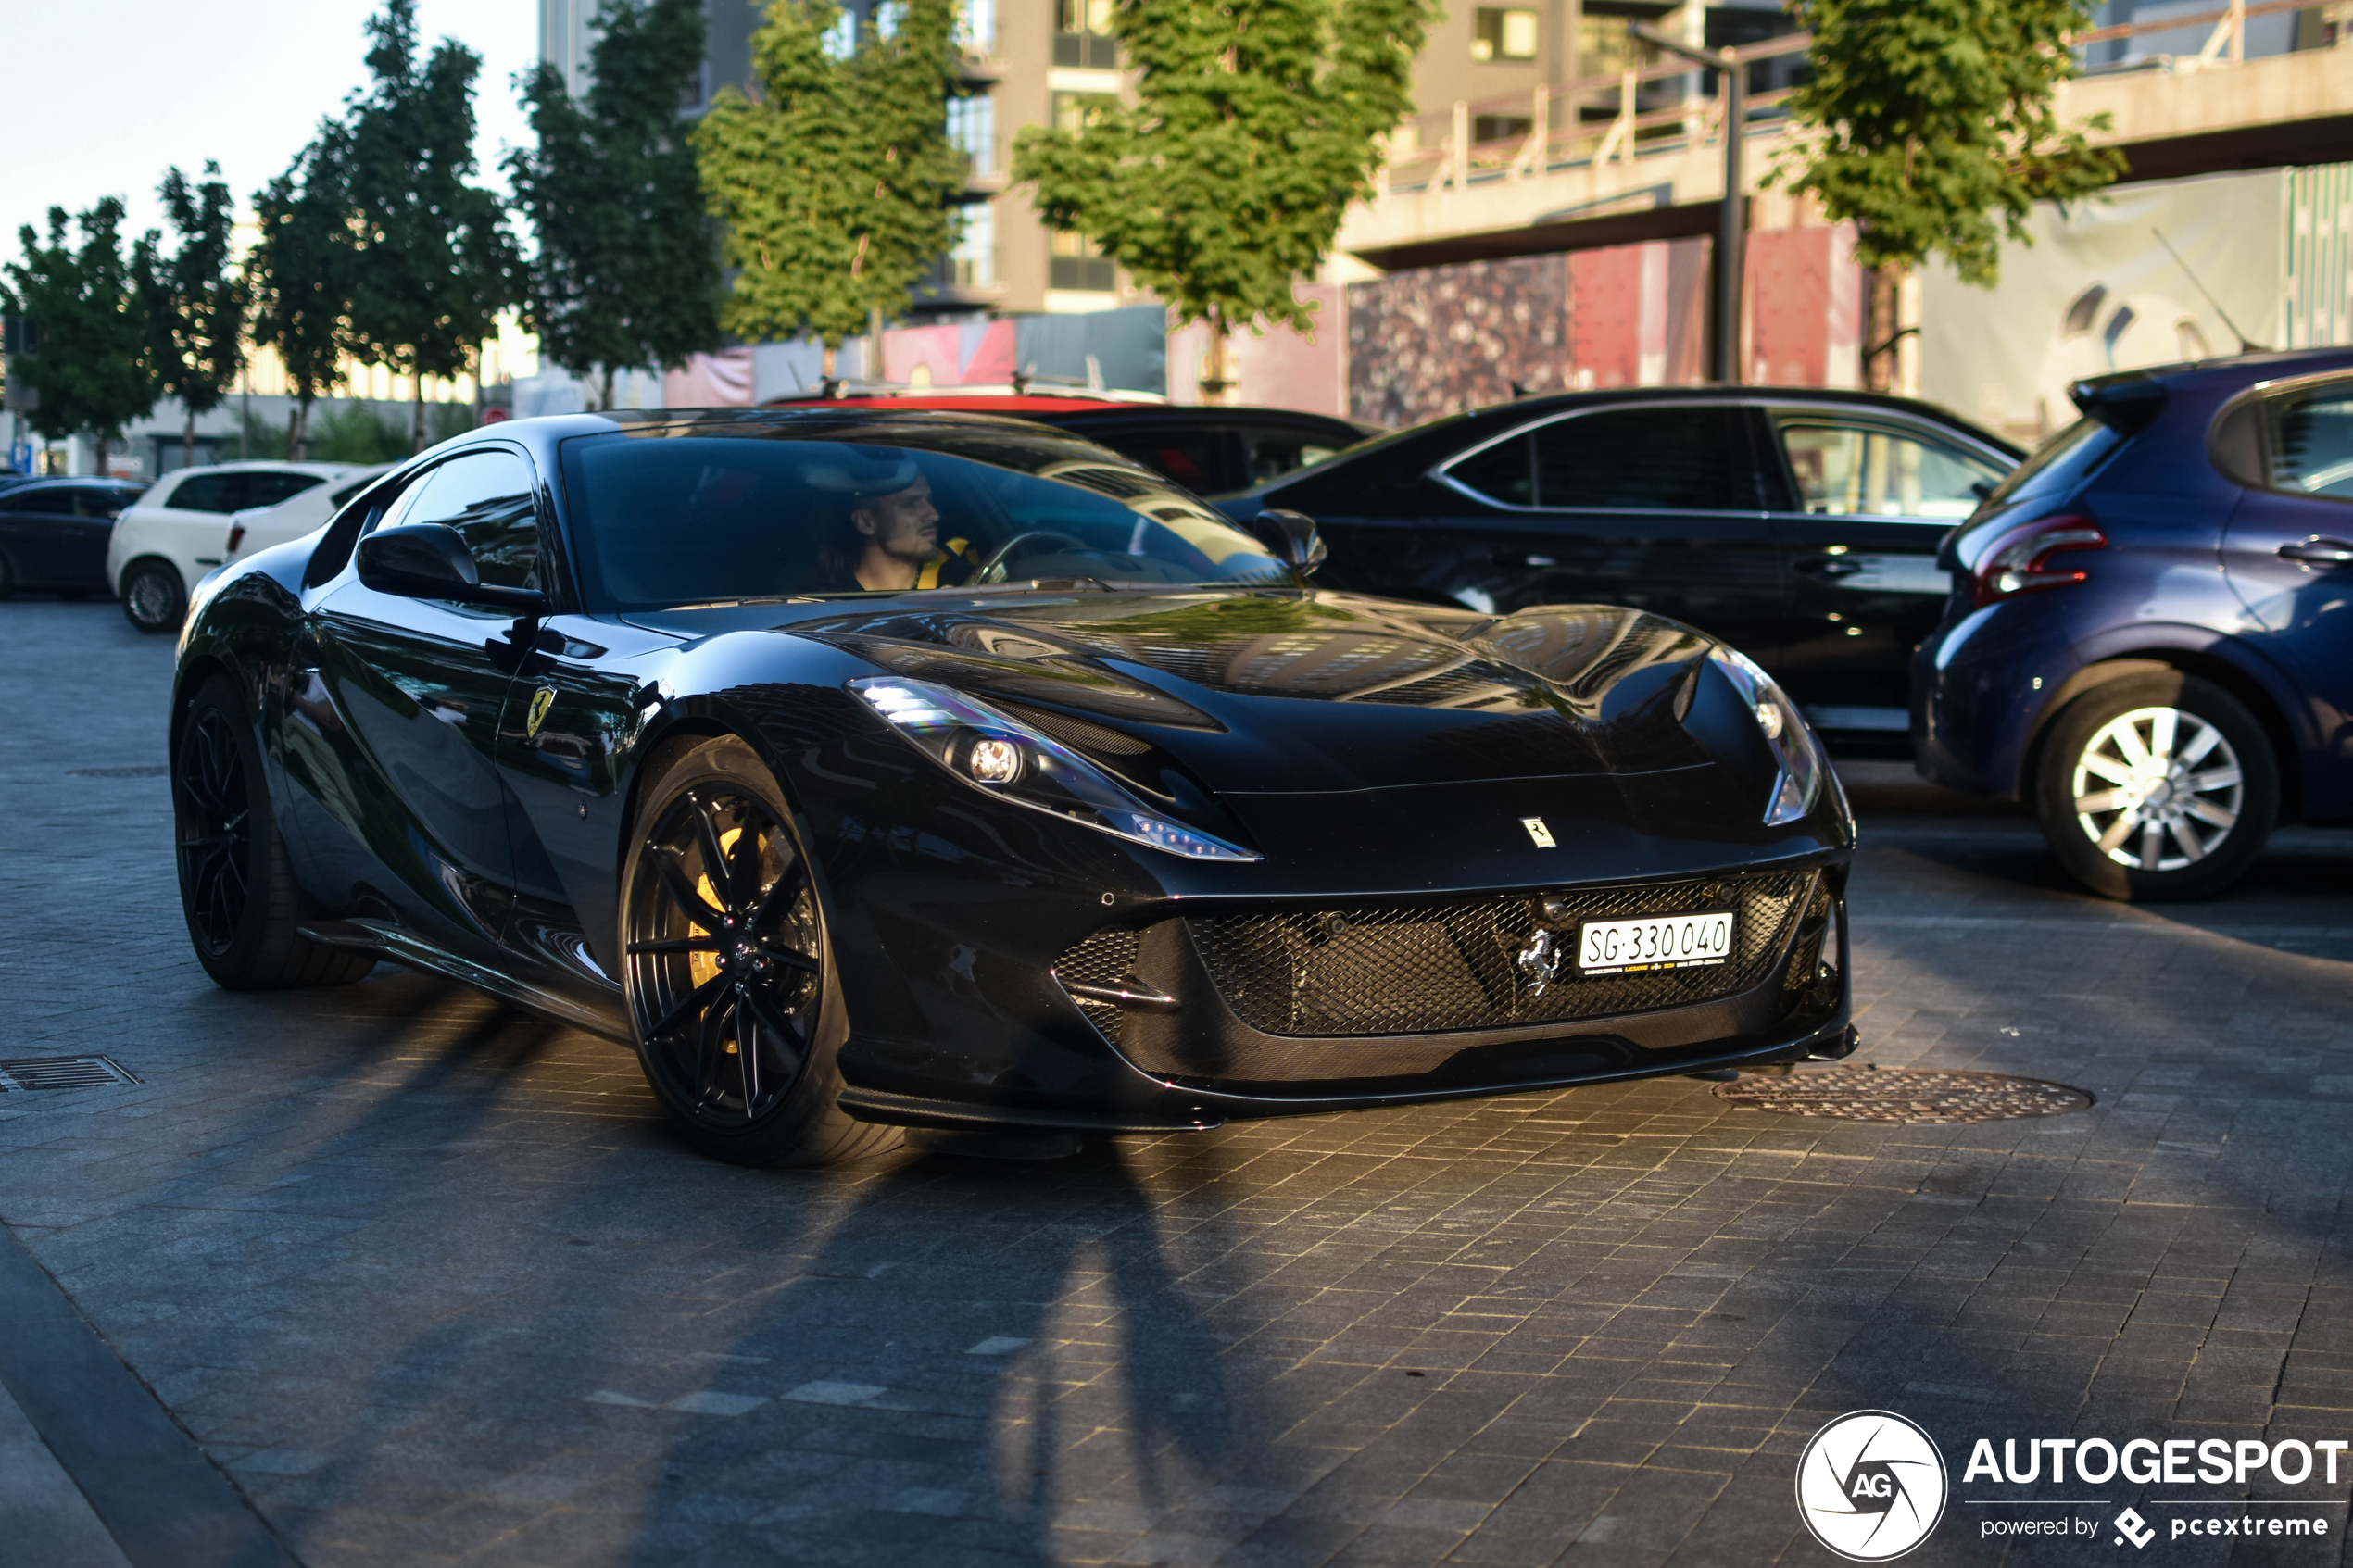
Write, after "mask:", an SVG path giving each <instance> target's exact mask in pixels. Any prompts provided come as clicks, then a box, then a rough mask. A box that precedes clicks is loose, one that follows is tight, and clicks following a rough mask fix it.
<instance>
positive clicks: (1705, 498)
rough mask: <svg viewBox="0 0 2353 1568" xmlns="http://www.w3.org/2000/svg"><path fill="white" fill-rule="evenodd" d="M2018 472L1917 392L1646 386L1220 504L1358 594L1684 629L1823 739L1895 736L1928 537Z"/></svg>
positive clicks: (1900, 728) (1382, 452)
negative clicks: (1622, 609)
mask: <svg viewBox="0 0 2353 1568" xmlns="http://www.w3.org/2000/svg"><path fill="white" fill-rule="evenodd" d="M2020 456H2022V454H2021V453H2020V451H2019V449H2018V448H2017V447H2015V446H2012V445H2009V444H2008V443H2007V442H2006V441H2003V440H2002V439H2001V438H1999V437H1998V436H1994V435H1992V434H1989V433H1986V432H1984V431H1982V430H1979V429H1977V428H1975V427H1974V426H1972V425H1969V424H1968V423H1966V422H1964V421H1962V420H1957V419H1955V418H1954V417H1953V416H1952V415H1950V414H1947V413H1944V411H1942V410H1941V409H1938V408H1933V407H1931V405H1928V404H1925V403H1919V402H1914V401H1911V400H1909V399H1906V398H1899V397H1884V396H1878V395H1872V394H1869V393H1860V392H1829V391H1822V390H1819V389H1815V388H1806V389H1799V388H1773V387H1731V388H1718V387H1674V388H1668V387H1652V388H1644V389H1639V390H1626V391H1612V392H1591V393H1570V394H1566V395H1557V396H1550V397H1528V398H1521V399H1518V400H1516V401H1515V402H1511V403H1505V404H1501V405H1498V406H1496V407H1494V408H1480V409H1478V410H1476V411H1474V412H1471V413H1467V414H1462V415H1458V416H1455V417H1453V418H1451V419H1444V420H1437V421H1435V422H1433V423H1430V424H1426V425H1422V426H1419V427H1417V428H1416V429H1413V430H1408V431H1404V432H1401V433H1398V434H1396V435H1392V436H1389V437H1387V438H1386V439H1383V440H1379V441H1375V442H1372V443H1369V444H1368V445H1363V446H1359V447H1357V448H1355V449H1354V450H1353V451H1350V452H1348V453H1345V454H1343V455H1341V456H1339V457H1336V458H1332V459H1331V460H1330V461H1329V462H1326V463H1321V464H1318V465H1316V466H1315V467H1314V468H1311V469H1307V470H1303V471H1302V472H1298V473H1294V474H1290V475H1289V476H1287V477H1285V478H1281V479H1277V480H1276V481H1275V482H1274V483H1271V484H1263V485H1260V486H1258V487H1257V488H1255V489H1253V490H1252V491H1250V492H1249V493H1248V494H1247V495H1242V496H1239V497H1236V498H1234V499H1232V500H1229V501H1226V502H1223V503H1221V505H1222V506H1223V507H1224V508H1225V509H1226V510H1227V512H1228V513H1229V514H1231V515H1232V516H1234V517H1236V518H1244V519H1246V518H1248V517H1250V516H1252V515H1253V514H1254V513H1255V512H1256V511H1257V510H1258V509H1260V508H1266V507H1281V508H1290V509H1293V510H1297V511H1302V512H1305V513H1306V514H1307V515H1309V516H1310V517H1313V518H1314V519H1315V521H1316V522H1317V524H1318V526H1319V527H1321V528H1322V530H1323V531H1324V533H1325V534H1326V536H1327V538H1328V539H1329V540H1330V543H1331V552H1332V564H1331V567H1330V571H1329V575H1330V577H1331V578H1332V580H1333V582H1334V583H1337V584H1340V585H1343V586H1346V587H1349V588H1353V589H1355V590H1358V591H1360V592H1364V593H1369V594H1386V595H1392V596H1399V597H1405V598H1416V599H1422V600H1426V601H1434V602H1438V603H1451V604H1460V605H1466V606H1469V607H1471V608H1475V609H1480V610H1485V611H1490V612H1492V613H1495V614H1510V613H1512V612H1513V611H1516V610H1519V609H1524V608H1528V607H1529V606H1531V605H1539V604H1552V603H1579V604H1581V603H1602V604H1620V605H1631V606H1633V607H1635V608H1641V609H1647V610H1651V611H1654V612H1655V613H1656V614H1659V615H1664V616H1668V617H1671V618H1672V619H1674V620H1677V621H1686V622H1688V623H1689V624H1691V625H1693V626H1696V627H1698V628H1700V629H1701V630H1702V631H1704V632H1706V633H1709V634H1710V635H1712V636H1717V637H1720V638H1722V639H1723V640H1724V641H1726V642H1728V643H1730V644H1731V645H1732V646H1735V647H1737V648H1739V649H1741V650H1742V651H1743V652H1744V653H1746V654H1748V655H1749V656H1750V657H1751V658H1753V659H1755V660H1756V661H1757V662H1758V663H1759V664H1762V665H1763V666H1764V667H1765V668H1766V669H1767V670H1768V671H1772V673H1773V676H1774V678H1775V679H1776V680H1777V681H1779V682H1780V684H1781V687H1782V689H1783V690H1785V691H1787V692H1788V693H1789V694H1790V696H1793V697H1794V698H1796V699H1797V702H1798V703H1799V705H1800V706H1801V707H1802V708H1804V709H1805V710H1806V715H1807V717H1808V718H1810V719H1811V720H1812V721H1814V723H1815V724H1816V725H1817V726H1818V727H1819V728H1821V729H1823V730H1824V731H1827V732H1831V734H1834V735H1855V734H1866V735H1878V736H1881V737H1898V736H1901V735H1902V734H1903V733H1904V731H1905V730H1906V727H1907V724H1908V721H1907V719H1906V709H1905V700H1906V674H1907V671H1908V669H1909V665H1910V659H1911V652H1912V649H1913V647H1914V646H1915V645H1917V644H1918V643H1919V640H1920V638H1921V637H1923V636H1925V635H1926V634H1927V633H1928V632H1929V630H1930V628H1931V627H1933V626H1934V625H1935V624H1936V618H1937V616H1938V614H1939V613H1940V612H1941V611H1942V610H1943V608H1944V596H1945V595H1946V593H1947V592H1948V591H1949V588H1950V584H1949V583H1948V582H1947V581H1946V578H1945V576H1944V571H1942V570H1941V569H1940V568H1939V567H1938V566H1937V565H1936V560H1935V555H1936V547H1937V545H1938V543H1939V542H1940V541H1941V540H1942V539H1943V537H1944V533H1946V531H1948V530H1949V529H1950V528H1951V527H1952V526H1953V525H1954V524H1955V523H1956V522H1957V521H1960V520H1961V519H1962V518H1965V517H1967V516H1968V515H1969V513H1970V512H1971V511H1972V510H1974V509H1975V508H1976V507H1977V505H1978V503H1979V501H1980V500H1982V498H1983V496H1984V495H1985V494H1986V493H1987V492H1988V491H1990V490H1991V489H1992V488H1993V487H1994V484H1995V483H1998V482H1999V481H2000V480H2001V478H2002V476H2003V475H2004V474H2006V473H2007V472H2008V471H2009V470H2010V469H2011V468H2012V467H2013V466H2015V465H2016V463H2017V461H2018V459H2019V458H2020Z"/></svg>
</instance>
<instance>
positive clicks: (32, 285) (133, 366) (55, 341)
mask: <svg viewBox="0 0 2353 1568" xmlns="http://www.w3.org/2000/svg"><path fill="white" fill-rule="evenodd" d="M66 222H67V220H66V209H65V208H63V207H51V208H50V209H49V235H48V243H47V244H46V245H44V244H42V243H41V239H40V236H39V235H38V234H37V233H35V232H34V230H33V227H32V225H31V224H30V223H28V224H26V225H24V227H23V228H21V229H19V230H18V231H17V243H18V245H19V247H20V248H21V249H22V251H23V253H24V255H23V258H22V259H21V260H18V261H11V262H9V263H8V264H7V266H6V269H5V270H6V272H7V275H8V288H7V290H6V294H7V295H8V304H9V308H10V310H11V311H12V312H16V313H19V314H22V315H25V316H29V317H31V319H32V320H33V321H34V322H35V323H36V325H37V326H38V327H39V329H40V332H41V347H40V350H39V352H37V353H34V354H27V355H21V356H19V357H18V358H17V359H16V361H15V362H14V363H12V364H10V365H9V367H8V373H9V375H10V376H11V377H13V378H19V379H21V380H22V381H23V382H24V383H27V384H29V385H30V386H31V388H32V389H33V391H34V392H35V394H36V395H38V398H39V403H38V406H37V407H35V408H32V409H31V422H32V428H33V429H34V430H36V431H38V432H39V433H41V434H42V436H43V437H44V438H45V439H47V440H50V441H61V440H64V439H65V438H66V437H67V436H69V435H77V434H83V435H88V436H91V437H92V438H93V439H94V440H95V441H96V443H97V446H98V471H99V472H100V473H104V472H106V470H107V446H108V445H111V444H112V443H114V442H117V441H120V440H121V439H122V427H123V426H124V425H126V424H129V423H130V422H131V421H132V420H135V419H138V418H140V417H141V416H143V415H145V413H146V412H147V411H148V410H149V409H151V408H154V407H155V406H156V398H157V396H158V395H159V394H160V388H159V385H158V383H157V376H156V365H155V358H154V354H153V352H152V348H151V345H150V343H149V339H148V330H147V319H146V314H145V310H144V308H143V307H142V304H143V302H142V300H141V298H140V295H139V293H138V289H137V280H138V277H139V275H140V273H141V271H142V270H145V269H147V268H151V267H152V266H153V265H154V260H153V246H154V243H155V236H154V235H153V234H149V235H146V236H145V237H143V238H142V239H140V240H139V241H137V242H136V243H135V244H134V245H133V246H132V251H131V253H130V254H129V255H128V256H126V255H125V254H124V252H123V248H122V202H121V200H120V198H119V197H115V196H107V197H106V198H105V199H103V200H101V201H100V202H99V203H98V205H97V206H95V207H92V208H91V209H90V210H89V211H87V212H84V213H81V214H79V215H77V216H76V217H75V218H74V219H73V223H74V226H75V227H76V228H78V229H79V230H80V231H81V232H82V240H81V244H80V245H75V244H73V243H72V242H71V241H69V239H68V238H67V235H66Z"/></svg>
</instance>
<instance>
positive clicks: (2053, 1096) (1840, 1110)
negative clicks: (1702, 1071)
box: [1716, 1067, 2092, 1125]
mask: <svg viewBox="0 0 2353 1568" xmlns="http://www.w3.org/2000/svg"><path fill="white" fill-rule="evenodd" d="M1716 1098H1718V1099H1725V1100H1730V1101H1731V1102H1732V1103H1733V1104H1734V1105H1741V1106H1746V1107H1748V1108H1749V1109H1750V1110H1780V1111H1786V1112H1788V1113H1790V1114H1791V1115H1794V1116H1835V1117H1837V1118H1839V1119H1840V1120H1842V1121H1846V1122H1904V1123H1929V1124H1931V1125H1933V1124H1940V1123H1958V1122H2007V1121H2011V1120H2013V1119H2015V1118H2017V1117H2020V1116H2058V1115H2062V1114H2064V1113H2065V1112H2067V1111H2070V1110H2083V1109H2085V1108H2086V1107H2088V1106H2089V1105H2090V1104H2091V1103H2092V1097H2091V1096H2090V1095H2087V1094H2085V1093H2084V1092H2083V1091H2082V1089H2070V1088H2069V1087H2068V1086H2067V1085H2065V1084H2046V1083H2045V1082H2043V1080H2041V1079H2040V1078H2013V1077H2011V1076H2009V1075H2008V1074H2007V1073H1940V1072H1937V1071H1935V1070H1933V1069H1930V1068H1920V1067H1818V1068H1813V1069H1810V1070H1808V1071H1806V1072H1803V1073H1790V1074H1788V1075H1787V1076H1786V1077H1780V1078H1767V1077H1755V1078H1743V1079H1741V1080H1740V1081H1739V1082H1738V1083H1733V1084H1718V1085H1716Z"/></svg>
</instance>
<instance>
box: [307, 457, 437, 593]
mask: <svg viewBox="0 0 2353 1568" xmlns="http://www.w3.org/2000/svg"><path fill="white" fill-rule="evenodd" d="M406 478H407V476H406V475H396V476H394V477H392V478H390V479H386V478H384V476H383V475H380V474H371V475H370V476H369V477H368V478H367V479H363V480H359V481H355V482H354V483H351V484H349V485H347V486H346V487H345V488H344V489H342V490H341V491H338V492H337V493H336V495H335V504H336V506H337V507H338V508H340V509H339V510H338V511H337V512H336V514H335V516H334V519H333V521H331V522H330V523H329V524H328V525H327V536H326V537H325V538H323V539H321V540H320V541H319V547H318V548H317V549H315V550H313V551H311V552H310V564H309V565H308V566H307V567H305V568H304V569H303V572H302V585H303V586H304V587H306V588H321V587H324V586H326V584H328V583H332V582H333V581H334V579H335V577H336V576H337V575H338V574H340V573H341V572H342V571H343V569H344V568H345V567H346V566H348V565H349V564H350V563H351V552H352V550H353V548H354V547H355V546H358V545H359V535H361V534H362V533H367V532H368V531H369V530H370V529H372V528H374V527H375V526H376V525H377V524H378V523H381V522H382V521H384V514H385V513H387V512H389V511H391V510H392V509H393V508H395V507H396V506H398V505H399V504H400V503H401V502H402V501H403V500H404V499H408V498H409V497H412V496H414V495H416V494H417V487H416V486H414V485H408V484H406V483H405V481H406ZM371 483H373V484H375V485H376V489H375V491H374V492H373V493H372V494H363V492H366V491H367V489H368V486H369V485H370V484H371ZM355 497H356V498H357V501H356V504H355Z"/></svg>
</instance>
